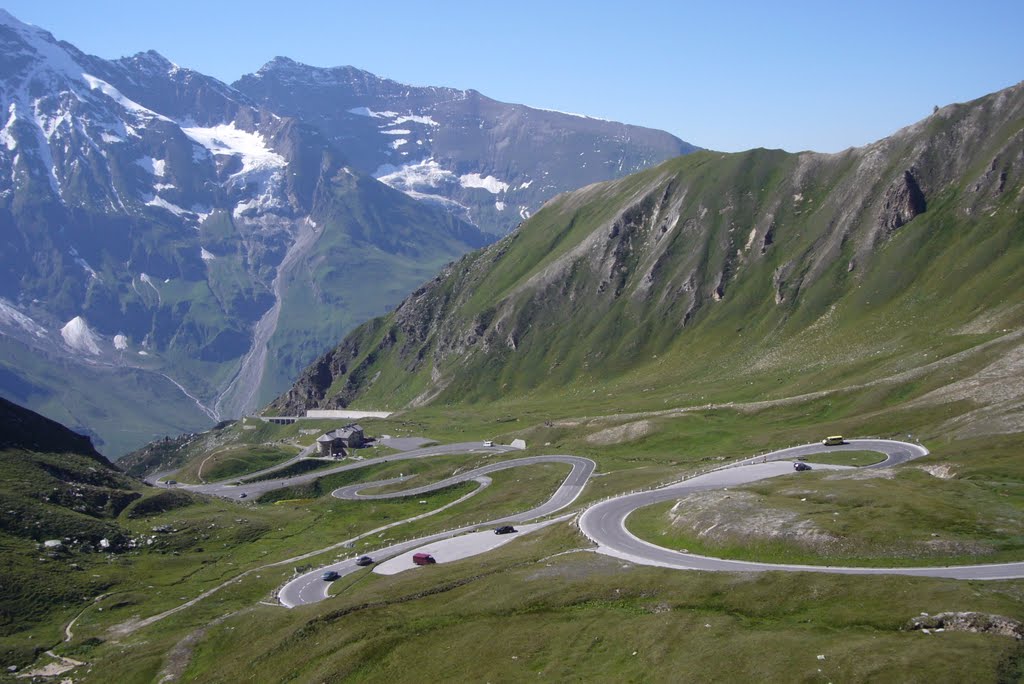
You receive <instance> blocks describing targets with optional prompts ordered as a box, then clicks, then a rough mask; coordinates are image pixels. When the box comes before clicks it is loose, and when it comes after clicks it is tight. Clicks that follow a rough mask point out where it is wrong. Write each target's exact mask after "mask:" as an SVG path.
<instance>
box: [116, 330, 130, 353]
mask: <svg viewBox="0 0 1024 684" xmlns="http://www.w3.org/2000/svg"><path fill="white" fill-rule="evenodd" d="M127 348H128V337H127V336H126V335H125V334H124V333H117V334H116V335H114V349H116V350H117V351H124V350H125V349H127Z"/></svg>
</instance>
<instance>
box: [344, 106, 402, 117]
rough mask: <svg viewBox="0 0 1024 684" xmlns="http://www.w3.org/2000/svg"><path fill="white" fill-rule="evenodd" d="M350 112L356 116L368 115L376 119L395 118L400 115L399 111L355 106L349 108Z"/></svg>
mask: <svg viewBox="0 0 1024 684" xmlns="http://www.w3.org/2000/svg"><path fill="white" fill-rule="evenodd" d="M348 113H349V114H355V115H356V116H368V117H371V118H374V119H393V118H395V117H396V116H398V115H399V114H398V112H375V111H373V110H372V109H370V108H369V107H353V108H352V109H350V110H348Z"/></svg>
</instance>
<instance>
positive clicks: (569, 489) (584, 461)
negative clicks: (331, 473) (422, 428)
mask: <svg viewBox="0 0 1024 684" xmlns="http://www.w3.org/2000/svg"><path fill="white" fill-rule="evenodd" d="M457 446H458V445H451V446H449V447H446V448H447V449H448V450H447V451H443V452H440V453H452V451H451V449H453V448H454V447H457ZM477 446H478V443H477V442H473V443H472V448H473V450H474V451H475V450H476V449H477ZM432 448H440V447H432ZM491 448H492V449H506V450H507V448H506V447H491ZM491 448H489V449H491ZM463 451H468V449H464V450H463ZM422 457H423V456H420V458H422ZM365 463H367V461H364V464H365ZM538 463H567V464H569V465H571V466H572V470H571V471H570V472H569V474H568V475H567V476H566V478H565V480H563V481H562V484H561V485H560V486H559V487H558V489H557V490H556V491H555V493H554V494H553V495H552V496H551V498H550V499H548V500H547V501H546V502H544V503H543V504H541V505H540V506H537V507H536V508H532V509H530V510H528V511H523V512H522V513H516V514H514V515H509V516H505V517H502V518H495V519H494V520H490V521H487V522H484V523H479V524H476V525H466V526H464V527H460V528H457V529H454V530H447V531H445V532H439V533H437V534H433V535H429V536H426V537H420V538H419V539H413V540H410V541H407V542H402V543H399V544H393V545H391V546H389V547H387V548H384V549H380V550H378V551H375V552H373V554H371V555H372V556H373V559H374V561H376V562H381V561H385V560H387V559H389V558H394V557H395V556H399V555H401V554H403V553H406V552H409V551H412V550H415V549H418V548H420V547H421V546H424V545H426V544H431V543H433V542H439V541H441V540H444V539H449V538H451V537H455V536H458V535H461V534H465V533H466V532H471V531H476V530H477V529H479V528H481V527H496V526H498V525H502V524H506V523H517V522H524V521H526V520H535V519H537V518H542V517H544V516H547V515H550V514H552V513H555V512H557V511H560V510H561V509H563V508H565V507H567V506H569V505H570V504H571V503H572V502H573V501H575V500H576V497H578V496H579V495H580V492H581V491H583V487H584V486H585V485H586V484H587V482H588V481H589V480H590V476H591V475H592V474H593V473H594V468H595V467H596V464H595V463H594V462H593V461H591V460H590V459H589V458H582V457H579V456H530V457H527V458H517V459H513V460H509V461H501V462H499V463H491V464H488V465H486V466H483V467H480V468H475V469H473V470H468V471H466V472H464V473H459V474H458V475H456V476H454V477H450V478H447V479H444V480H440V481H438V482H435V483H433V484H430V485H426V486H424V487H415V488H413V489H408V490H405V491H402V492H392V493H390V494H381V495H360V494H359V493H358V492H359V491H360V490H362V489H369V488H372V487H380V486H382V485H383V484H387V483H389V482H393V481H395V480H382V481H378V482H369V483H365V484H360V485H354V486H350V487H342V488H340V489H336V490H335V491H334V492H332V494H333V495H334V496H336V497H338V498H341V499H370V498H393V497H403V496H416V495H419V494H425V493H427V492H429V491H433V490H436V489H440V488H442V487H447V486H448V485H451V484H455V483H458V482H466V481H468V480H477V481H480V479H481V478H486V475H487V473H493V472H496V471H498V470H506V469H508V468H518V467H522V466H529V465H534V464H538ZM397 479H404V478H397ZM470 496H471V495H470ZM464 498H466V497H464ZM418 517H423V516H417V518H418ZM410 520H412V519H410ZM441 560H442V561H443V560H444V559H443V558H442V559H441ZM360 569H361V568H360V566H358V565H356V562H355V558H349V559H347V560H343V561H339V562H337V563H333V564H331V565H325V566H323V567H321V568H317V569H316V570H311V571H309V572H307V573H304V574H302V575H299V576H298V577H296V578H295V579H293V580H291V581H290V582H288V584H286V585H284V587H282V588H281V591H280V592H278V598H279V599H280V601H281V603H282V604H283V605H285V606H287V607H289V608H294V607H295V606H298V605H304V604H309V603H316V602H317V601H322V600H324V599H325V598H327V591H328V589H329V588H330V584H331V583H330V582H325V581H324V580H323V579H322V577H323V573H324V572H326V571H329V570H333V571H335V572H337V573H338V575H339V576H340V577H345V576H346V575H350V574H352V573H354V572H356V571H358V570H360ZM335 581H337V580H335Z"/></svg>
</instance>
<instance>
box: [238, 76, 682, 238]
mask: <svg viewBox="0 0 1024 684" xmlns="http://www.w3.org/2000/svg"><path fill="white" fill-rule="evenodd" d="M234 87H235V88H237V89H238V90H240V91H241V92H243V93H245V94H246V95H248V96H249V97H250V98H252V99H253V100H254V101H256V102H259V103H261V104H262V105H264V106H266V107H269V108H271V109H273V110H274V111H276V112H278V113H282V114H289V115H292V116H296V117H298V118H300V119H302V120H303V121H307V122H309V123H310V124H311V125H313V126H316V127H317V129H318V130H320V131H321V132H322V133H323V134H324V136H325V137H327V138H328V139H329V140H331V141H332V142H334V143H335V144H336V145H337V146H338V147H339V148H340V149H343V150H344V151H345V155H346V157H347V159H348V160H349V163H350V164H351V165H352V166H353V167H354V168H357V169H359V170H361V171H363V172H364V173H369V174H372V175H373V176H374V177H376V178H377V179H379V180H381V181H382V182H384V183H386V184H388V185H390V186H391V187H393V188H396V189H398V190H401V191H402V192H405V193H406V194H408V195H410V196H411V197H414V198H416V199H419V200H424V201H429V202H435V203H438V204H441V205H443V206H446V207H447V208H449V209H450V210H452V211H454V212H455V213H456V214H457V215H459V216H460V217H462V218H464V219H466V220H468V221H470V222H472V223H474V224H475V225H477V226H479V227H480V228H481V229H482V230H484V231H486V232H489V233H492V234H498V235H500V234H504V233H507V232H508V231H510V230H512V229H513V228H514V227H515V226H516V225H517V224H519V223H520V222H521V221H523V220H524V219H526V218H528V217H529V215H530V214H531V213H532V212H534V211H536V210H537V209H538V208H539V207H540V205H541V204H543V203H544V202H546V201H547V200H548V199H550V198H551V197H553V196H554V195H556V194H558V193H560V192H563V191H566V190H573V189H575V188H578V187H581V186H583V185H588V184H590V183H596V182H599V181H604V180H610V179H612V178H618V177H620V176H624V175H627V174H629V173H633V172H635V171H639V170H640V169H643V168H647V167H648V166H652V165H654V164H658V163H660V162H662V161H664V160H666V159H669V158H671V157H675V156H678V155H680V154H685V153H687V152H691V151H693V150H694V149H696V148H695V147H694V146H693V145H690V144H688V143H685V142H683V141H682V140H679V139H678V138H676V137H675V136H672V135H670V134H668V133H665V132H664V131H658V130H652V129H649V128H642V127H639V126H629V125H626V124H622V123H617V122H614V121H605V120H603V119H595V118H592V117H588V116H583V115H580V114H567V113H564V112H555V111H551V110H545V109H538V108H534V107H527V106H525V105H518V104H507V103H504V102H498V101H496V100H492V99H490V98H488V97H486V96H484V95H482V94H480V93H478V92H477V91H475V90H455V89H453V88H435V87H427V88H422V87H413V86H408V85H404V84H401V83H397V82H395V81H391V80H388V79H383V78H379V77H377V76H374V75H373V74H371V73H369V72H367V71H362V70H360V69H356V68H354V67H337V68H332V69H323V68H317V67H312V66H308V65H305V64H300V63H298V62H295V61H293V60H290V59H287V58H284V57H278V58H276V59H274V60H272V61H270V62H268V63H267V64H266V65H265V66H264V67H263V68H261V69H260V70H259V71H257V72H256V73H255V74H252V75H248V76H244V77H242V78H241V79H240V80H239V81H237V82H236V83H235V84H234Z"/></svg>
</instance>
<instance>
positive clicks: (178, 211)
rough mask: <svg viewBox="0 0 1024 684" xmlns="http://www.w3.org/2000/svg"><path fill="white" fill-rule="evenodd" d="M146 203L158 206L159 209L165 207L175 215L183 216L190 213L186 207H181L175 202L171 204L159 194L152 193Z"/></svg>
mask: <svg viewBox="0 0 1024 684" xmlns="http://www.w3.org/2000/svg"><path fill="white" fill-rule="evenodd" d="M146 205H147V206H150V207H160V208H161V209H166V210H167V211H169V212H171V213H172V214H174V215H175V216H184V215H185V214H190V213H191V212H190V211H189V210H188V209H182V208H181V207H179V206H178V205H177V204H172V203H171V202H168V201H167V200H165V199H164V198H163V197H160V196H159V195H153V197H152V198H151V199H149V200H148V201H147V202H146Z"/></svg>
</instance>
